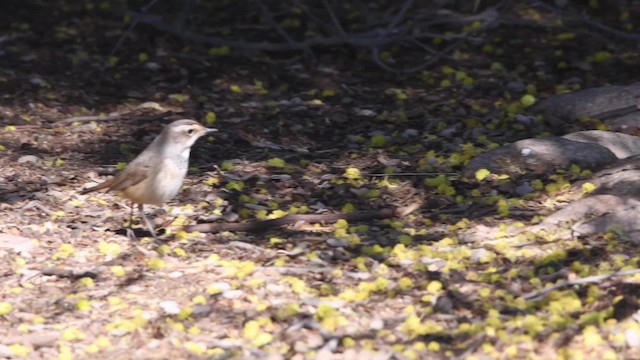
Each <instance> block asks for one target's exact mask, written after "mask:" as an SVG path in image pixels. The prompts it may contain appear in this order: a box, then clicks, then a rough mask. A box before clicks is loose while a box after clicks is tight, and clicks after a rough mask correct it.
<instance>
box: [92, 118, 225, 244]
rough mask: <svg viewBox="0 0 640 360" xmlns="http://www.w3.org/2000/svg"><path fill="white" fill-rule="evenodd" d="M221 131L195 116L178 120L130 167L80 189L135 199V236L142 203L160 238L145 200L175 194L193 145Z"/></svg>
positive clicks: (161, 200) (160, 199) (162, 199)
mask: <svg viewBox="0 0 640 360" xmlns="http://www.w3.org/2000/svg"><path fill="white" fill-rule="evenodd" d="M216 131H218V130H217V129H213V128H207V127H205V126H203V125H201V124H200V123H198V122H197V121H195V120H190V119H182V120H176V121H174V122H172V123H170V124H169V125H167V126H165V127H164V129H163V130H162V132H161V133H160V135H158V136H157V137H156V138H155V139H154V140H153V142H151V144H149V145H148V146H147V148H146V149H144V150H143V151H142V152H141V153H140V154H139V155H138V156H137V157H136V158H135V159H133V161H131V162H130V163H129V164H128V165H127V167H126V168H125V169H124V170H123V171H121V172H120V173H118V174H117V175H115V176H114V177H112V178H111V179H109V180H106V181H104V182H102V183H100V184H98V185H96V186H93V187H90V188H87V189H84V190H82V191H80V194H81V195H85V194H88V193H91V192H94V191H99V190H103V189H107V190H106V191H107V192H109V191H117V193H118V195H119V196H121V197H123V198H125V199H128V200H130V201H131V202H132V206H131V215H130V219H129V228H128V229H127V234H128V235H129V237H135V235H134V233H133V230H132V229H131V226H132V225H131V224H132V221H133V210H134V204H138V211H139V212H140V216H141V217H142V219H143V220H144V222H145V225H146V226H147V228H148V229H149V232H150V233H151V235H152V236H153V238H154V240H155V241H156V242H157V241H158V237H157V235H156V232H155V230H154V226H153V223H152V222H151V221H150V220H149V218H147V216H146V215H145V213H144V204H151V205H158V206H161V205H162V204H163V203H164V202H166V201H167V200H169V199H171V198H173V197H174V196H175V195H176V194H177V193H178V191H179V190H180V188H181V187H182V183H183V182H184V178H185V176H186V175H187V170H188V168H189V155H190V153H191V147H192V146H193V144H195V142H196V141H197V140H198V139H199V138H200V137H202V136H205V135H207V134H211V133H213V132H216Z"/></svg>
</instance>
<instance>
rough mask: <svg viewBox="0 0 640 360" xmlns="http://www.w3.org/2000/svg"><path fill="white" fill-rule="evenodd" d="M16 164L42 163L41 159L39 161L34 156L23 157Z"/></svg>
mask: <svg viewBox="0 0 640 360" xmlns="http://www.w3.org/2000/svg"><path fill="white" fill-rule="evenodd" d="M18 163H20V164H24V163H32V164H34V165H40V164H41V163H42V159H40V158H39V157H37V156H35V155H24V156H21V157H20V158H19V159H18Z"/></svg>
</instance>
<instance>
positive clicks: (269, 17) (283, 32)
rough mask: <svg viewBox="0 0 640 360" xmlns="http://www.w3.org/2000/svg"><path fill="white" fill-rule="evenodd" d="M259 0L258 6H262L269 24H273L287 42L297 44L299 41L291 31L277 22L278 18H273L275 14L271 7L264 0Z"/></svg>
mask: <svg viewBox="0 0 640 360" xmlns="http://www.w3.org/2000/svg"><path fill="white" fill-rule="evenodd" d="M257 2H258V6H260V8H261V9H262V12H264V14H265V17H266V19H267V22H268V23H269V25H271V27H272V28H273V29H274V30H275V31H276V32H277V33H278V34H280V36H281V37H282V38H283V39H284V40H285V41H286V42H287V44H289V45H295V44H296V43H297V41H295V40H293V38H292V37H291V36H290V35H289V33H288V32H287V31H286V30H285V29H283V28H282V26H280V24H278V23H277V22H276V20H275V19H274V18H273V14H272V13H271V11H269V8H268V7H267V5H265V4H264V2H263V1H262V0H257Z"/></svg>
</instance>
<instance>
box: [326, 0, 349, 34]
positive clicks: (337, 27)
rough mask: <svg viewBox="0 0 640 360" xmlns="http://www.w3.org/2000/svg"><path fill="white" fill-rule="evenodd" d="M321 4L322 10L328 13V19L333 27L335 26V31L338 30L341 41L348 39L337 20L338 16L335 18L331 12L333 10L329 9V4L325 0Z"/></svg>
mask: <svg viewBox="0 0 640 360" xmlns="http://www.w3.org/2000/svg"><path fill="white" fill-rule="evenodd" d="M322 4H323V5H324V8H325V9H326V10H327V13H329V17H330V18H331V21H332V22H333V26H335V28H336V30H338V34H339V35H340V36H341V37H342V38H343V39H347V38H348V35H347V32H346V31H344V28H343V27H342V24H340V20H338V16H336V13H335V11H333V8H332V7H331V5H329V2H328V1H327V0H322Z"/></svg>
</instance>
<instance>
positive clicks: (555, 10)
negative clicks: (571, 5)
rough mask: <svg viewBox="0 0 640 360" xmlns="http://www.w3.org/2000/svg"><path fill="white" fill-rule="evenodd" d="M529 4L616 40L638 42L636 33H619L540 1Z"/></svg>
mask: <svg viewBox="0 0 640 360" xmlns="http://www.w3.org/2000/svg"><path fill="white" fill-rule="evenodd" d="M529 4H530V5H531V6H533V7H538V8H542V9H545V10H547V11H551V12H552V13H554V14H558V15H562V16H566V17H569V18H571V19H573V20H576V21H579V22H582V23H584V24H586V25H587V26H590V27H592V28H595V29H597V30H600V31H603V32H605V33H608V34H610V35H613V36H616V37H618V38H621V39H624V40H630V41H636V42H637V41H640V34H638V33H629V32H626V31H621V30H618V29H614V28H612V27H609V26H606V25H603V24H600V23H597V22H595V21H592V20H590V19H588V18H586V17H584V16H580V15H578V14H575V13H572V12H568V11H563V10H560V9H558V8H555V7H553V6H550V5H547V4H545V3H543V2H542V1H529Z"/></svg>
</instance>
